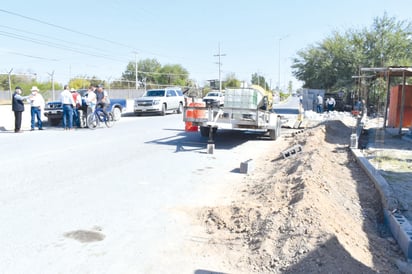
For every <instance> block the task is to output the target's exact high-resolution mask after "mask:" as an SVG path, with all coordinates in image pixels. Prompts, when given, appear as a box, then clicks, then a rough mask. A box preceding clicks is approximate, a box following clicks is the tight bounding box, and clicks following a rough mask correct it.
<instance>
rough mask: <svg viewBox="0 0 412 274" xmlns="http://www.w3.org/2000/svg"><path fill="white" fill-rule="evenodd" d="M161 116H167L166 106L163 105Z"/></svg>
mask: <svg viewBox="0 0 412 274" xmlns="http://www.w3.org/2000/svg"><path fill="white" fill-rule="evenodd" d="M160 115H162V116H165V115H166V104H163V105H162V110H161V111H160Z"/></svg>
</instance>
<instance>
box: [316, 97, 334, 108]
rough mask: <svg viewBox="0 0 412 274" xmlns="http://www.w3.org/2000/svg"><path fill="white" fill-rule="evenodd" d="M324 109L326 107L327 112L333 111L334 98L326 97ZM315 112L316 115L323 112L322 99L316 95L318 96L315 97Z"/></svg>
mask: <svg viewBox="0 0 412 274" xmlns="http://www.w3.org/2000/svg"><path fill="white" fill-rule="evenodd" d="M325 103H326V107H327V111H328V112H329V111H333V110H334V109H335V105H336V101H335V98H333V97H328V98H327V99H326V102H325ZM316 112H317V113H322V112H323V97H322V96H321V95H320V94H318V96H316Z"/></svg>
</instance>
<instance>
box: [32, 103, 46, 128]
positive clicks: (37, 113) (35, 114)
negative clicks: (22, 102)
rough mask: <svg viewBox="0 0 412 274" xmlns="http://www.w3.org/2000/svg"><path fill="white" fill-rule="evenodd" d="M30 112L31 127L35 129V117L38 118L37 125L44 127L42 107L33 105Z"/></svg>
mask: <svg viewBox="0 0 412 274" xmlns="http://www.w3.org/2000/svg"><path fill="white" fill-rule="evenodd" d="M30 113H31V129H34V127H35V125H36V122H35V118H37V126H38V127H39V129H40V128H43V123H42V121H41V115H40V114H41V111H40V107H31V109H30Z"/></svg>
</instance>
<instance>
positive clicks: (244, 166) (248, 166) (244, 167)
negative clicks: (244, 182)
mask: <svg viewBox="0 0 412 274" xmlns="http://www.w3.org/2000/svg"><path fill="white" fill-rule="evenodd" d="M253 169H254V162H253V160H252V159H249V160H247V161H244V162H241V163H240V173H244V174H248V173H250V172H252V171H253Z"/></svg>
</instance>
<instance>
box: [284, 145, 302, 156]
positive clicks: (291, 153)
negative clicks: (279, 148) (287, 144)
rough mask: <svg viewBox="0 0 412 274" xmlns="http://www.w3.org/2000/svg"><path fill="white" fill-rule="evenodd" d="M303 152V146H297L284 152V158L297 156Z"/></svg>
mask: <svg viewBox="0 0 412 274" xmlns="http://www.w3.org/2000/svg"><path fill="white" fill-rule="evenodd" d="M301 152H302V146H300V145H296V146H293V147H291V148H289V149H287V150H285V151H283V152H282V155H283V158H288V157H291V156H296V155H297V154H299V153H301Z"/></svg>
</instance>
